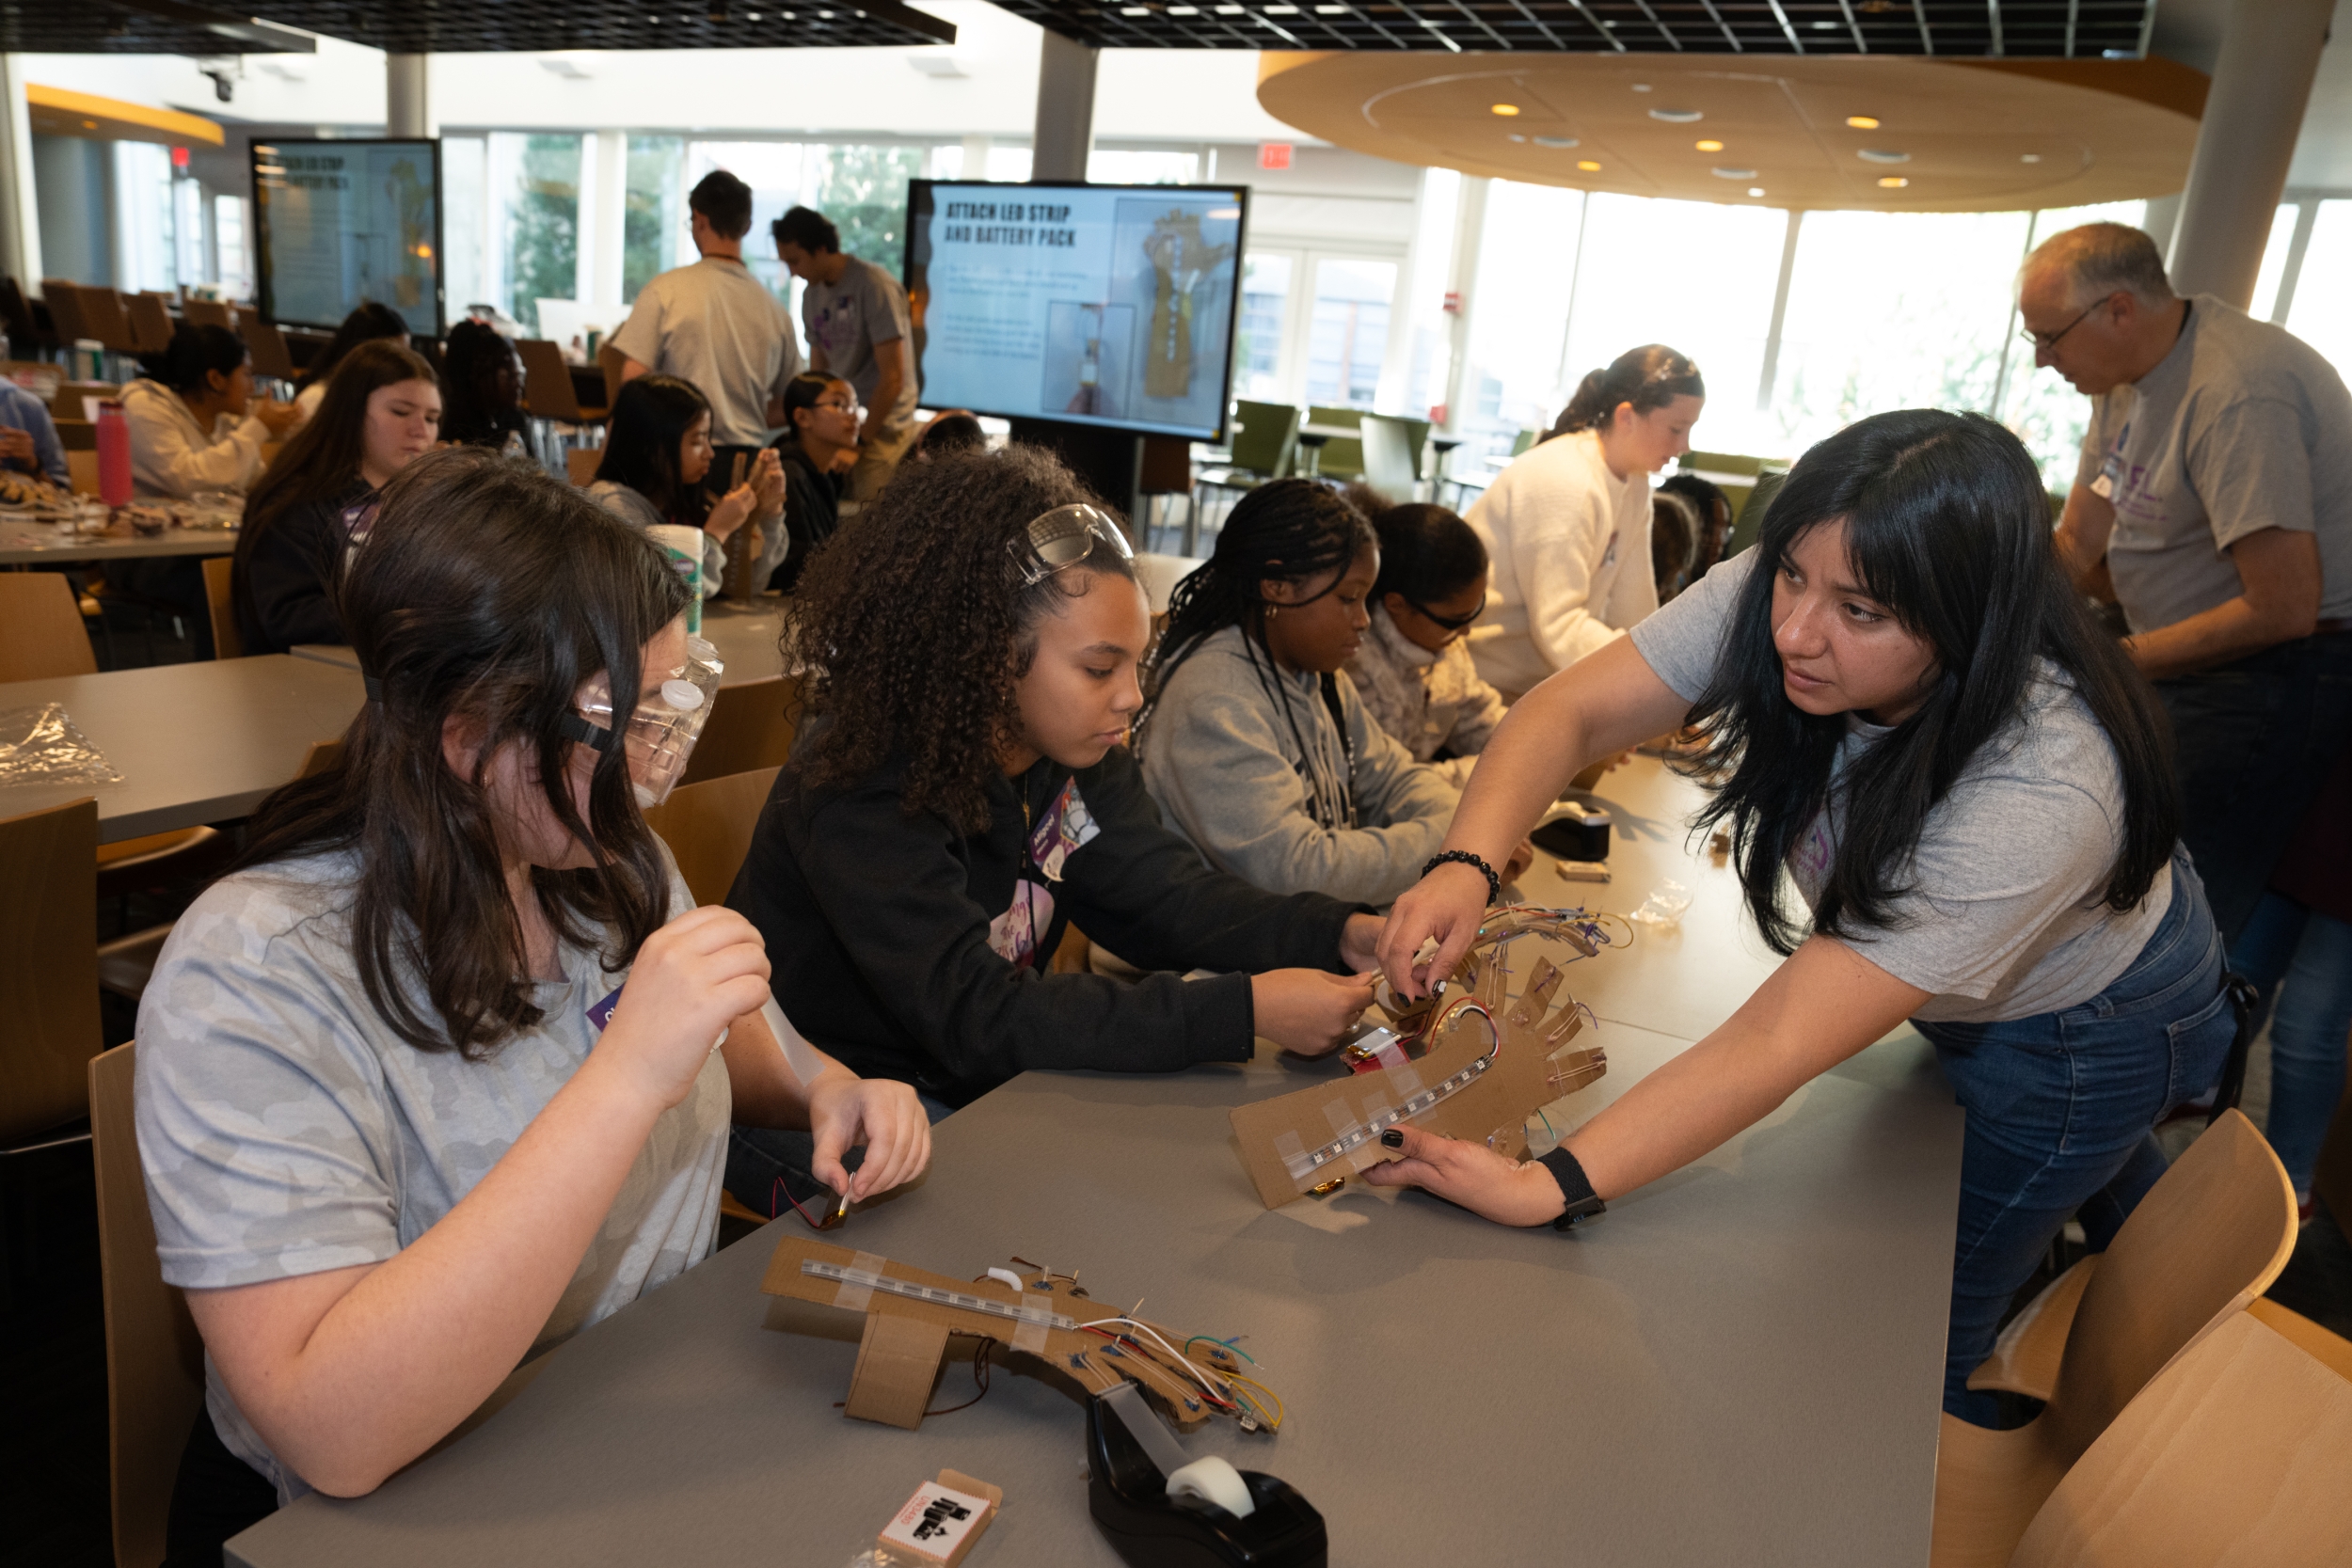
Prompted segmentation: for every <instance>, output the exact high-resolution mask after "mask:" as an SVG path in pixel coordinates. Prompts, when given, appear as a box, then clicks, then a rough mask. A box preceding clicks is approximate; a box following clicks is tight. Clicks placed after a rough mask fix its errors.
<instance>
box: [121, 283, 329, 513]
mask: <svg viewBox="0 0 2352 1568" xmlns="http://www.w3.org/2000/svg"><path fill="white" fill-rule="evenodd" d="M139 370H140V372H141V373H140V374H139V375H138V376H137V378H136V379H135V380H133V381H132V383H131V384H130V385H129V386H127V387H125V388H122V418H123V420H124V422H125V423H126V424H128V425H129V427H130V435H131V480H132V483H133V486H134V487H135V490H136V492H137V493H138V494H139V495H141V496H164V497H170V498H174V499H184V498H186V497H188V496H193V495H195V494H197V493H198V492H199V491H203V490H233V491H242V490H245V489H246V488H247V487H248V486H250V485H251V484H252V483H253V480H254V477H255V476H256V475H258V474H259V473H260V472H261V471H262V442H264V441H273V440H276V439H278V437H280V436H284V435H285V434H286V433H287V432H288V431H290V430H292V429H293V428H294V420H295V417H296V416H295V414H294V404H291V403H273V402H269V401H266V400H262V401H256V400H255V398H254V396H253V372H252V371H251V370H250V369H249V368H248V366H247V364H246V347H245V340H244V339H242V338H240V337H238V336H237V335H236V334H235V333H233V332H231V331H230V330H229V329H228V328H227V327H225V326H217V325H212V324H211V323H206V324H204V325H200V326H190V325H186V324H184V323H183V324H182V325H180V326H179V327H177V328H176V329H174V330H173V332H172V334H171V341H170V342H169V343H167V344H166V345H165V346H164V347H163V348H161V349H158V350H156V351H155V352H154V353H152V354H143V355H141V356H139Z"/></svg>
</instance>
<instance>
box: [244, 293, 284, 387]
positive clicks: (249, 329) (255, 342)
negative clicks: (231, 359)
mask: <svg viewBox="0 0 2352 1568" xmlns="http://www.w3.org/2000/svg"><path fill="white" fill-rule="evenodd" d="M237 317H238V326H237V336H239V337H240V338H243V339H244V340H245V346H246V352H247V353H249V354H251V355H252V356H253V373H254V374H255V375H266V376H269V377H271V378H273V379H275V380H278V381H292V380H293V379H294V354H293V352H292V351H291V350H289V349H288V348H287V347H286V335H285V334H284V333H282V332H280V331H278V328H277V326H276V325H275V324H273V323H270V322H266V321H263V320H262V318H261V316H260V315H259V314H257V313H256V312H254V311H251V310H240V311H238V312H237Z"/></svg>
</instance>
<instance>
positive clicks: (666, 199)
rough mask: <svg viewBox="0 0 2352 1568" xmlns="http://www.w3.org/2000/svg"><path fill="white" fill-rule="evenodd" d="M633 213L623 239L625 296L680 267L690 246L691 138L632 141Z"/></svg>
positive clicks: (629, 189) (635, 138)
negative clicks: (677, 263) (688, 160)
mask: <svg viewBox="0 0 2352 1568" xmlns="http://www.w3.org/2000/svg"><path fill="white" fill-rule="evenodd" d="M627 201H628V211H627V215H626V217H625V219H624V222H623V226H622V237H621V297H622V298H623V299H635V298H636V297H637V291H638V290H640V289H642V288H644V286H645V285H646V284H647V283H649V282H651V281H652V280H653V278H654V276H655V275H656V274H657V273H661V272H666V271H668V270H669V269H670V268H671V267H672V266H673V265H675V261H674V260H673V259H674V258H675V257H676V256H677V255H678V253H679V252H680V251H681V250H683V249H685V248H687V241H686V240H685V238H684V235H685V232H686V138H685V137H684V136H631V137H629V138H628V182H627Z"/></svg>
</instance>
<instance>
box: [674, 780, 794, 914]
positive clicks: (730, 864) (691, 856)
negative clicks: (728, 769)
mask: <svg viewBox="0 0 2352 1568" xmlns="http://www.w3.org/2000/svg"><path fill="white" fill-rule="evenodd" d="M782 771H784V769H783V768H756V769H755V770H754V771H752V772H749V773H729V774H728V775H726V777H724V778H721V779H706V780H704V781H703V782H702V783H701V784H680V785H678V787H677V788H675V789H674V790H672V791H671V792H670V798H669V799H668V800H664V801H662V802H661V803H660V805H658V806H656V807H654V808H653V809H652V810H650V811H648V812H646V813H645V826H646V827H648V828H651V829H652V830H653V831H654V836H655V837H657V838H659V839H660V840H661V842H662V843H664V844H666V845H668V846H669V847H670V853H671V854H673V855H675V856H676V857H677V868H678V875H680V876H682V877H684V878H685V879H686V887H687V891H688V892H690V893H691V894H692V895H694V902H695V903H697V904H723V903H725V902H726V897H727V890H728V889H729V888H732V887H733V886H735V874H736V873H737V872H739V871H740V870H742V869H743V857H744V856H746V855H748V854H750V853H751V851H752V830H753V829H754V828H755V827H757V826H758V825H759V814H760V810H761V808H763V807H764V806H766V805H767V803H768V792H769V791H770V790H771V789H773V788H774V787H775V784H776V775H777V774H778V773H780V772H782Z"/></svg>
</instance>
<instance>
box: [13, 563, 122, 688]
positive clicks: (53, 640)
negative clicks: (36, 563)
mask: <svg viewBox="0 0 2352 1568" xmlns="http://www.w3.org/2000/svg"><path fill="white" fill-rule="evenodd" d="M96 673H98V656H97V655H96V654H95V653H93V652H92V651H91V650H90V645H89V633H88V632H87V631H85V630H84V629H83V627H82V607H81V605H80V604H79V602H77V601H76V600H75V598H74V596H73V587H72V584H71V583H69V582H67V581H66V579H65V574H64V573H62V572H0V681H38V680H47V679H49V678H50V677H52V676H54V675H94V674H96Z"/></svg>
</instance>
